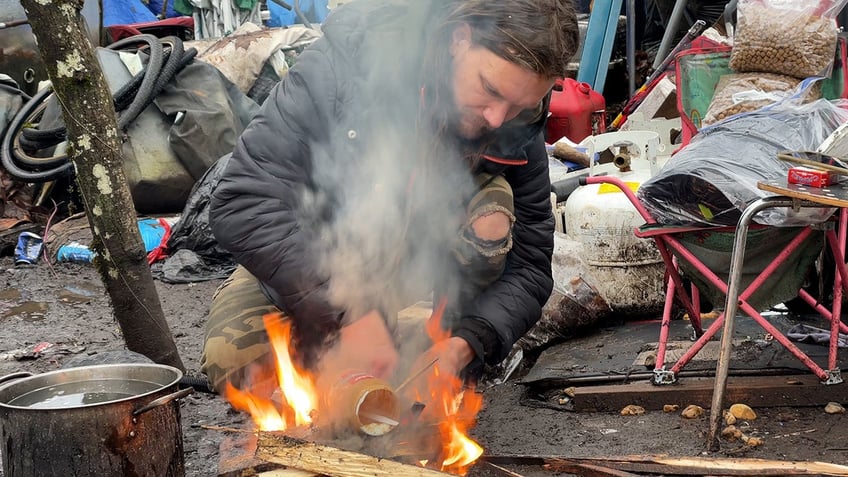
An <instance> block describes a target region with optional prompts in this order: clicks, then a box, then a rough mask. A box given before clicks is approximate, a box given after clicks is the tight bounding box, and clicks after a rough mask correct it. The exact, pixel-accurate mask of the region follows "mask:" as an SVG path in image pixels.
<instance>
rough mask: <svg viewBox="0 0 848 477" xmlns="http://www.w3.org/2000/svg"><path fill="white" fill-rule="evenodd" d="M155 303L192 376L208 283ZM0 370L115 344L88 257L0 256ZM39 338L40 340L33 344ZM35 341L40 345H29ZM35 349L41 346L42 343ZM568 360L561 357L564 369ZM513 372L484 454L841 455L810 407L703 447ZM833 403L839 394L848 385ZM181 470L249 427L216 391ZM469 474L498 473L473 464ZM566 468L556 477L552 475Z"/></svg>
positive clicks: (842, 458)
mask: <svg viewBox="0 0 848 477" xmlns="http://www.w3.org/2000/svg"><path fill="white" fill-rule="evenodd" d="M156 283H157V288H158V291H159V297H160V300H161V303H162V307H163V309H164V311H165V314H166V316H167V317H168V320H169V323H170V326H171V330H172V332H173V335H174V338H175V340H176V343H177V347H178V349H179V350H180V353H181V356H182V360H183V362H184V364H185V366H186V368H187V369H188V374H197V372H198V367H199V365H198V361H199V357H200V351H201V346H202V338H203V327H204V320H205V315H206V312H207V310H208V307H209V303H210V297H211V296H212V293H213V291H214V290H215V288H216V287H217V286H218V284H219V281H208V282H202V283H194V284H181V285H171V284H165V283H162V282H159V281H157V282H156ZM0 324H2V326H0V375H6V374H8V373H12V372H17V371H28V372H31V373H40V372H46V371H51V370H55V369H58V368H60V367H61V366H62V365H63V363H66V362H67V361H68V360H70V359H72V358H74V357H79V356H82V355H96V354H98V353H103V352H105V351H107V350H116V349H122V347H123V341H122V338H121V334H120V330H119V328H118V325H117V323H116V321H115V320H114V318H113V316H112V311H111V307H110V304H109V300H108V297H107V296H106V294H105V292H104V288H103V286H102V284H101V282H100V280H99V277H98V275H97V274H96V272H95V271H94V269H93V268H92V266H91V265H88V264H75V263H58V264H53V265H52V266H48V265H47V264H46V263H41V264H39V265H37V266H30V267H25V268H21V267H16V266H15V265H14V262H13V260H12V258H11V257H2V258H0ZM43 343H49V344H50V345H49V346H47V345H44V344H43ZM39 344H41V347H42V348H44V349H43V350H42V351H41V352H40V353H35V352H34V351H33V350H34V349H35V348H36V347H37V346H39ZM45 346H46V348H45ZM573 364H578V363H564V365H565V366H570V365H573ZM522 392H523V387H522V386H521V385H517V384H515V383H514V381H510V382H507V383H506V384H503V385H500V386H496V387H493V388H490V389H487V390H486V391H485V392H484V400H485V408H484V409H483V411H482V412H481V414H480V415H479V423H478V425H477V427H476V428H475V429H474V431H473V435H474V437H475V438H476V439H477V440H478V441H479V442H480V443H481V444H482V445H483V447H484V448H485V450H486V454H488V455H549V456H572V457H578V456H584V457H602V456H615V455H629V454H658V453H662V454H670V455H673V456H700V455H705V456H706V455H711V456H734V457H756V458H763V459H793V460H816V461H825V462H832V463H839V464H845V463H848V416H846V415H844V414H843V415H828V414H825V413H824V412H823V410H822V409H821V408H818V407H798V408H768V409H757V412H758V413H759V418H758V419H757V420H756V421H752V422H750V423H748V424H746V425H747V427H746V429H747V431H748V432H749V434H751V435H755V436H761V437H764V438H765V444H764V445H763V446H761V447H758V448H755V449H753V448H745V447H744V446H742V445H741V444H739V443H725V444H724V445H723V448H722V451H721V452H719V453H713V454H708V453H705V442H706V438H705V434H706V431H707V428H708V423H707V418H706V417H704V418H701V419H695V420H684V419H682V418H681V417H680V416H679V415H678V414H677V413H669V414H664V413H662V412H648V413H647V414H644V415H641V416H628V417H624V416H620V415H618V414H617V413H612V412H611V413H570V412H565V411H559V410H554V409H544V408H537V407H528V406H525V405H522V404H521V402H520V401H521V397H522ZM845 395H846V398H845V401H843V404H845V403H848V388H846V393H845ZM181 412H182V422H183V439H184V447H185V465H186V475H188V476H215V475H218V470H217V464H218V461H219V449H220V445H221V442H222V441H223V440H224V439H225V438H227V436H228V434H227V433H225V432H222V431H220V430H216V429H214V427H215V426H220V427H238V428H249V427H250V426H251V424H250V421H249V419H247V418H246V417H245V416H244V415H243V414H240V413H236V412H233V411H232V410H231V409H230V408H229V406H228V405H227V404H226V403H225V402H224V401H223V400H222V398H221V397H219V396H217V395H213V394H207V393H199V392H198V393H194V394H193V395H191V396H189V397H187V398H185V399H183V401H182V405H181ZM511 469H512V470H513V471H516V472H519V473H520V474H522V475H526V476H543V475H557V474H554V473H552V472H549V471H545V470H543V469H541V468H539V467H535V466H525V467H515V466H513V467H511ZM471 475H478V476H483V475H498V474H497V473H495V472H494V471H492V470H491V469H482V468H481V466H478V467H477V468H475V469H472V472H471ZM559 475H566V474H559Z"/></svg>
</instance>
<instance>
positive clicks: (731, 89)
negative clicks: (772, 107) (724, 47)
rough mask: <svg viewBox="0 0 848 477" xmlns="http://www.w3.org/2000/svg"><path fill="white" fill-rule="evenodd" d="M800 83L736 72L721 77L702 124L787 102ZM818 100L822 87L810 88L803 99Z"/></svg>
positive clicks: (782, 76) (777, 76) (783, 77)
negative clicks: (783, 101)
mask: <svg viewBox="0 0 848 477" xmlns="http://www.w3.org/2000/svg"><path fill="white" fill-rule="evenodd" d="M800 83H801V80H799V79H798V78H795V77H793V76H787V75H778V74H774V73H739V74H731V75H725V76H722V77H721V80H719V83H718V85H717V86H716V91H715V95H714V96H713V99H712V101H711V102H710V108H709V109H708V110H707V114H705V115H704V119H703V121H702V125H704V126H706V125H710V124H713V123H716V122H718V121H721V120H723V119H725V118H729V117H730V116H733V115H736V114H740V113H745V112H749V111H754V110H757V109H760V108H761V107H763V106H767V105H769V104H772V103H777V102H779V101H781V100H783V99H786V97H788V96H789V95H791V94H792V92H793V91H794V90H795V89H796V88H797V87H798V85H799V84H800ZM819 98H821V88H820V87H815V86H814V87H812V88H810V90H809V91H808V92H807V93H806V95H805V97H804V99H805V100H808V101H812V100H816V99H819Z"/></svg>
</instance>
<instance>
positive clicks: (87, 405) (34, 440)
mask: <svg viewBox="0 0 848 477" xmlns="http://www.w3.org/2000/svg"><path fill="white" fill-rule="evenodd" d="M181 377H182V373H181V372H180V370H178V369H176V368H173V367H170V366H164V365H159V364H147V363H143V364H139V363H133V364H106V365H97V366H83V367H79V368H70V369H62V370H58V371H52V372H49V373H44V374H39V375H35V376H31V375H29V373H16V374H13V375H8V376H6V377H3V378H0V382H5V381H9V380H11V379H16V380H15V381H12V382H9V383H7V384H5V385H3V386H2V387H0V442H2V443H3V449H2V450H3V472H4V475H6V476H7V477H20V476H27V477H29V476H32V477H36V476H38V477H44V476H71V475H80V476H82V475H86V476H117V475H121V476H144V477H148V476H151V477H153V476H156V477H158V476H169V477H171V476H183V475H185V465H184V460H183V440H182V426H181V422H180V410H179V403H178V402H177V399H179V398H181V397H185V396H187V395H189V394H191V392H192V388H186V389H184V390H179V386H178V383H179V380H180V378H181Z"/></svg>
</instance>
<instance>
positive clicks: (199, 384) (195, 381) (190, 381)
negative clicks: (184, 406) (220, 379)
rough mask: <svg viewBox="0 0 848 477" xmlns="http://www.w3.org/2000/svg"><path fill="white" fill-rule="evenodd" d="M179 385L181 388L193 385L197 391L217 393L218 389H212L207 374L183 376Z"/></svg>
mask: <svg viewBox="0 0 848 477" xmlns="http://www.w3.org/2000/svg"><path fill="white" fill-rule="evenodd" d="M179 386H180V387H181V388H188V387H192V388H194V390H195V391H200V392H203V393H209V394H216V391H215V390H214V389H212V386H211V385H210V384H209V380H208V379H206V377H205V376H183V377H182V378H180V382H179Z"/></svg>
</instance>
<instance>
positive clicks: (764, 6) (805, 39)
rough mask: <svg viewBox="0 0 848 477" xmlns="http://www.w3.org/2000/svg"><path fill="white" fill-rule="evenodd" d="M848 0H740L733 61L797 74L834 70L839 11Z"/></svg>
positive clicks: (741, 68) (749, 68) (742, 67)
mask: <svg viewBox="0 0 848 477" xmlns="http://www.w3.org/2000/svg"><path fill="white" fill-rule="evenodd" d="M846 3H848V0H820V1H818V2H807V1H803V2H799V1H797V0H739V3H738V6H737V25H736V35H735V37H734V39H733V51H732V52H731V56H730V67H731V68H733V70H735V71H738V72H740V73H741V72H753V71H760V72H765V73H778V74H784V75H789V76H794V77H796V78H802V79H803V78H808V77H811V76H822V77H826V76H830V73H831V71H832V69H833V57H834V52H835V51H836V37H837V31H838V30H837V25H836V20H835V18H836V15H837V14H838V13H839V12H840V11H841V10H842V7H844V6H845V4H846Z"/></svg>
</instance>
